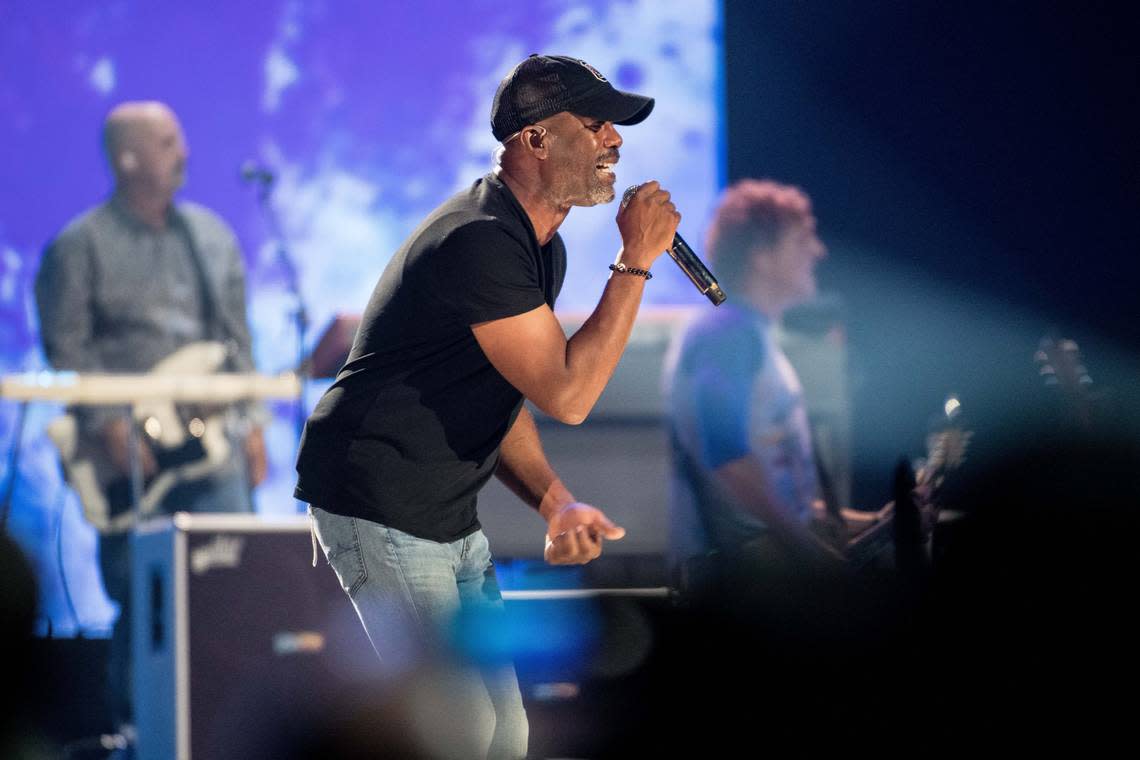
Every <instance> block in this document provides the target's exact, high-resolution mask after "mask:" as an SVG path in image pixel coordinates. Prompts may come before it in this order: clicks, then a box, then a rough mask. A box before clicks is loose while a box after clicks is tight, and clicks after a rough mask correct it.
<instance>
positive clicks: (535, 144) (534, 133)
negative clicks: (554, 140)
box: [527, 129, 542, 148]
mask: <svg viewBox="0 0 1140 760" xmlns="http://www.w3.org/2000/svg"><path fill="white" fill-rule="evenodd" d="M527 134H528V135H529V137H528V138H527V140H528V142H529V143H530V147H532V148H541V147H542V132H540V131H539V130H537V129H528V130H527Z"/></svg>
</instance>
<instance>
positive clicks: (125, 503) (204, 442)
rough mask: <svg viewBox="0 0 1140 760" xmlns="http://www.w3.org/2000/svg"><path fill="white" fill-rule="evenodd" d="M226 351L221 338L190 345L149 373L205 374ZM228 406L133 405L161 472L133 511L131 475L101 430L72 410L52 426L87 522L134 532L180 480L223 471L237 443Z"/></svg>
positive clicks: (143, 402) (215, 369) (212, 370)
mask: <svg viewBox="0 0 1140 760" xmlns="http://www.w3.org/2000/svg"><path fill="white" fill-rule="evenodd" d="M225 360H226V348H225V346H223V345H222V344H220V343H217V342H206V341H204V342H198V343H190V344H188V345H186V346H183V347H182V348H181V349H179V350H178V351H176V352H175V353H173V354H171V355H170V356H168V357H167V358H165V359H163V360H162V361H160V362H159V363H158V364H156V365H155V366H154V367H153V368H152V369H151V371H150V373H149V374H150V375H156V376H157V375H172V376H178V375H202V374H208V373H215V372H218V371H220V370H221V369H222V368H223V366H224V364H225ZM225 413H226V407H225V406H222V405H208V404H174V403H172V402H168V401H156V400H150V399H144V400H140V401H139V402H137V403H135V404H133V408H132V412H131V418H132V421H133V423H134V425H135V428H136V431H137V434H138V437H139V440H140V441H142V442H144V443H145V444H146V445H147V446H148V447H149V448H150V449H151V450H152V452H153V453H154V458H155V461H156V464H157V465H158V471H157V472H156V473H155V474H154V475H153V476H151V477H150V478H148V479H146V480H145V482H144V483H143V488H142V493H141V494H140V499H139V503H138V505H137V510H136V509H134V506H135V505H134V504H133V498H132V487H131V481H130V478H129V477H128V476H127V475H124V474H123V473H122V472H120V471H119V470H118V468H117V467H116V466H115V465H114V464H113V462H112V461H111V457H110V455H109V454H108V452H107V450H106V448H105V444H104V442H103V440H102V438H101V436H98V435H90V434H88V435H84V434H83V433H82V431H81V430H80V426H79V423H78V420H77V419H76V417H75V416H74V414H66V415H64V416H62V417H60V418H59V419H57V420H55V421H53V422H52V423H51V424H50V425H49V426H48V430H47V432H48V436H49V437H50V438H51V440H52V442H53V443H54V444H55V445H56V448H57V449H59V453H60V459H61V462H62V464H63V468H64V473H65V475H66V477H67V481H68V484H69V485H71V487H72V489H74V491H75V492H76V494H77V495H78V496H79V500H80V502H81V503H82V505H83V511H84V515H85V516H86V517H87V520H88V521H89V522H91V524H92V525H94V526H95V528H96V529H97V530H99V531H100V532H101V533H119V532H123V531H126V530H129V529H130V528H131V526H132V525H133V524H134V522H135V521H136V520H137V519H139V518H142V517H146V516H148V515H151V514H154V513H155V512H157V511H158V507H159V505H160V504H161V503H162V500H163V499H164V498H166V496H167V495H168V494H169V493H170V492H171V490H172V489H174V488H175V487H176V486H178V485H179V484H181V483H186V482H192V481H195V480H199V479H201V478H204V477H206V476H208V475H210V474H212V473H215V472H218V471H219V470H221V469H222V468H223V467H225V466H228V465H229V464H230V460H231V459H232V454H233V447H232V446H231V444H230V441H229V439H228V437H227V435H226V424H225Z"/></svg>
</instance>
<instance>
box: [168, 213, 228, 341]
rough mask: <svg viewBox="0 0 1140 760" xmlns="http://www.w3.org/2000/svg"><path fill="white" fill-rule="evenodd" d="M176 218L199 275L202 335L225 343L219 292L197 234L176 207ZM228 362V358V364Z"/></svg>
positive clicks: (207, 338)
mask: <svg viewBox="0 0 1140 760" xmlns="http://www.w3.org/2000/svg"><path fill="white" fill-rule="evenodd" d="M174 218H175V220H176V221H177V224H178V229H179V231H180V232H181V233H182V236H183V238H185V240H186V246H187V248H188V249H189V251H190V261H191V263H192V264H193V266H194V272H195V274H197V277H198V292H199V293H200V294H201V296H202V323H203V324H204V325H205V327H206V330H205V335H203V336H202V337H203V339H205V340H214V341H218V342H220V343H224V342H225V338H226V330H225V326H224V325H223V324H222V320H221V312H220V311H219V309H218V299H217V294H216V293H215V292H214V289H213V288H212V287H211V286H210V277H209V274H208V273H207V271H206V263H205V261H203V259H202V252H201V247H200V246H199V245H198V239H197V236H196V235H195V234H194V230H193V229H192V228H191V227H190V223H189V221H188V220H187V219H186V217H185V215H183V214H182V212H181V211H178V210H177V209H175V212H174ZM228 363H229V362H228V359H227V364H228Z"/></svg>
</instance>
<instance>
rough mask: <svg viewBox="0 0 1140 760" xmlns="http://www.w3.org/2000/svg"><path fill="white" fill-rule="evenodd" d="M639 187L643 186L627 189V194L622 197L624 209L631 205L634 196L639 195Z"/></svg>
mask: <svg viewBox="0 0 1140 760" xmlns="http://www.w3.org/2000/svg"><path fill="white" fill-rule="evenodd" d="M639 187H641V185H630V186H629V187H628V188H626V190H625V193H624V194H623V195H622V196H621V207H622V208H625V207H626V206H628V205H629V201H630V199H631V198H633V196H634V195H635V194H636V193H637V188H639Z"/></svg>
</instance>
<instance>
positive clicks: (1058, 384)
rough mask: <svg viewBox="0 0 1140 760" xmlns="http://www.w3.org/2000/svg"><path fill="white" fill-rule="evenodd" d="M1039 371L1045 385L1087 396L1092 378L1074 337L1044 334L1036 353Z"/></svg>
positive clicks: (1034, 356)
mask: <svg viewBox="0 0 1140 760" xmlns="http://www.w3.org/2000/svg"><path fill="white" fill-rule="evenodd" d="M1033 361H1034V362H1035V363H1036V364H1037V374H1038V375H1039V376H1040V377H1041V380H1042V382H1044V384H1045V386H1046V387H1054V388H1058V389H1060V390H1061V391H1064V392H1065V393H1068V394H1071V395H1074V396H1077V395H1084V394H1085V393H1086V392H1087V391H1088V388H1089V387H1090V386H1091V385H1092V377H1091V376H1090V375H1089V371H1088V368H1087V367H1086V366H1085V361H1084V357H1082V356H1081V347H1080V346H1079V345H1077V342H1076V341H1075V340H1073V339H1071V338H1054V337H1052V336H1048V335H1047V336H1045V337H1044V338H1042V339H1041V341H1040V343H1038V344H1037V352H1036V353H1034V354H1033Z"/></svg>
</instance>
